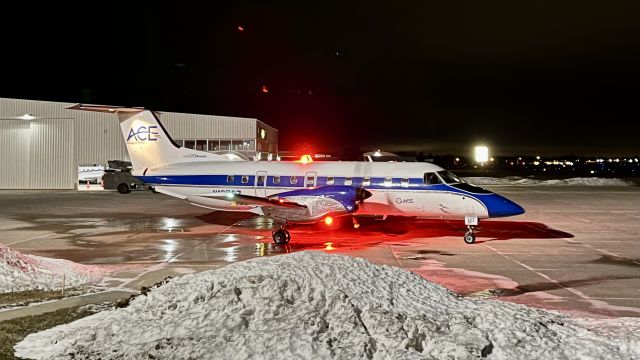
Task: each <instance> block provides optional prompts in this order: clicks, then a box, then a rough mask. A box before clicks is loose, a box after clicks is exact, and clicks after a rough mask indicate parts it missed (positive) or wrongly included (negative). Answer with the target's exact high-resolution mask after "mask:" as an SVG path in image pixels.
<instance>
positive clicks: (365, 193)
mask: <svg viewBox="0 0 640 360" xmlns="http://www.w3.org/2000/svg"><path fill="white" fill-rule="evenodd" d="M371 195H372V194H371V191H369V190H366V189H365V188H357V189H356V200H357V201H359V202H360V203H362V202H363V201H364V200H365V199H368V198H370V197H371Z"/></svg>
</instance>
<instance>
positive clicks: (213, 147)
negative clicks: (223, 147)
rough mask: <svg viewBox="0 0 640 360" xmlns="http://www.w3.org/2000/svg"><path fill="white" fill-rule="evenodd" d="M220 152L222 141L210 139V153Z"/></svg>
mask: <svg viewBox="0 0 640 360" xmlns="http://www.w3.org/2000/svg"><path fill="white" fill-rule="evenodd" d="M218 150H220V140H216V139H209V151H218Z"/></svg>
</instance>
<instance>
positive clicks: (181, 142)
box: [173, 140, 184, 146]
mask: <svg viewBox="0 0 640 360" xmlns="http://www.w3.org/2000/svg"><path fill="white" fill-rule="evenodd" d="M173 142H174V143H176V144H177V145H178V146H184V140H173Z"/></svg>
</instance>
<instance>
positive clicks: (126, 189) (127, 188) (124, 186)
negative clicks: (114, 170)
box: [118, 183, 131, 194]
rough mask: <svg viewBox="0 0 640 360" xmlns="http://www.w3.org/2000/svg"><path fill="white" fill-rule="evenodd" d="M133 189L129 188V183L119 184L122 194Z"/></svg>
mask: <svg viewBox="0 0 640 360" xmlns="http://www.w3.org/2000/svg"><path fill="white" fill-rule="evenodd" d="M130 191H131V190H130V189H129V185H127V184H125V183H122V184H120V185H118V192H119V193H120V194H128V193H129V192H130Z"/></svg>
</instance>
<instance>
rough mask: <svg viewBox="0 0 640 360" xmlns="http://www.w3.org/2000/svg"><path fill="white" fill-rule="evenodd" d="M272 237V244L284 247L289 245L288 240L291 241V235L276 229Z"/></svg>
mask: <svg viewBox="0 0 640 360" xmlns="http://www.w3.org/2000/svg"><path fill="white" fill-rule="evenodd" d="M272 236H273V242H274V243H275V244H276V245H285V244H288V243H289V240H291V234H289V232H288V231H287V230H284V229H278V230H276V231H274V232H273V234H272Z"/></svg>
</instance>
